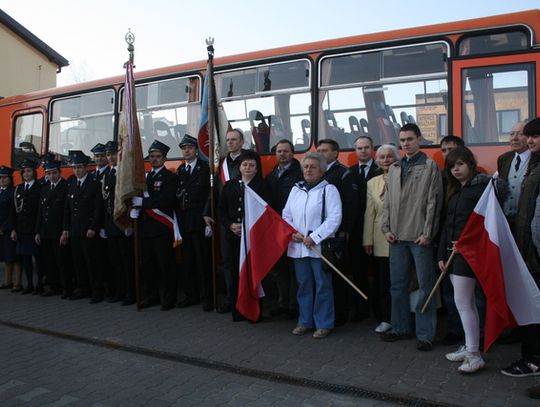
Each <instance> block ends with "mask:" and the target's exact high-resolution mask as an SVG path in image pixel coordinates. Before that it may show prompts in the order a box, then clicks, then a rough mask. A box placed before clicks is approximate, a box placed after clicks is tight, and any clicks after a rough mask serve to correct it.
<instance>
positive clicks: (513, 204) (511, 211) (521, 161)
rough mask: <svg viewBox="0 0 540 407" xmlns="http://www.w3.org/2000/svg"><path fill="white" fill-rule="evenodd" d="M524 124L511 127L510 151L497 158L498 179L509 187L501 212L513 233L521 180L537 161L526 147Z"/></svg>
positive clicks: (535, 156) (536, 156)
mask: <svg viewBox="0 0 540 407" xmlns="http://www.w3.org/2000/svg"><path fill="white" fill-rule="evenodd" d="M525 124H526V123H525V122H519V123H516V124H515V125H514V126H513V127H512V130H511V131H510V139H509V142H510V151H507V152H506V153H504V154H502V155H500V156H499V158H497V172H498V173H499V177H500V178H501V179H503V180H504V181H506V182H507V184H508V187H509V194H508V197H507V198H506V201H505V202H504V205H503V210H504V214H505V215H506V218H507V219H508V223H509V224H510V228H511V229H512V232H513V233H515V231H514V223H515V218H516V215H517V213H518V203H519V198H520V196H521V188H522V184H523V180H524V179H525V176H526V174H527V173H528V171H529V170H530V168H533V167H534V166H536V164H537V163H538V159H539V156H538V155H536V154H534V155H531V150H529V147H528V146H527V136H525V135H524V134H523V128H524V127H525Z"/></svg>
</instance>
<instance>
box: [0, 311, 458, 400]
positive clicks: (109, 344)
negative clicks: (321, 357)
mask: <svg viewBox="0 0 540 407" xmlns="http://www.w3.org/2000/svg"><path fill="white" fill-rule="evenodd" d="M0 325H4V326H7V327H10V328H14V329H20V330H24V331H29V332H33V333H38V334H42V335H48V336H53V337H56V338H60V339H65V340H70V341H75V342H80V343H85V344H89V345H94V346H99V347H102V348H108V349H114V350H118V351H122V352H130V353H134V354H137V355H143V356H148V357H152V358H158V359H163V360H167V361H173V362H178V363H184V364H187V365H191V366H196V367H201V368H204V369H211V370H217V371H222V372H227V373H234V374H238V375H242V376H247V377H252V378H257V379H261V380H268V381H272V382H276V383H283V384H289V385H292V386H299V387H307V388H312V389H316V390H320V391H326V392H328V393H334V394H342V395H348V396H351V397H356V398H363V399H370V400H378V401H384V402H388V403H395V404H398V405H401V406H415V407H457V406H456V405H455V404H448V403H442V402H437V401H431V400H426V399H422V398H419V397H411V396H405V395H400V394H396V393H384V392H379V391H374V390H368V389H363V388H361V387H358V386H348V385H343V384H337V383H328V382H324V381H320V380H313V379H308V378H306V377H299V376H292V375H288V374H283V373H275V372H270V371H267V370H262V369H252V368H248V367H242V366H237V365H232V364H229V363H225V362H216V361H211V360H208V359H203V358H198V357H193V356H187V355H182V354H179V353H173V352H164V351H160V350H156V349H149V348H144V347H141V346H134V345H129V344H124V343H119V342H114V341H110V340H106V339H99V338H95V337H94V338H92V337H87V336H81V335H73V334H68V333H64V332H59V331H53V330H50V329H44V328H36V327H32V326H27V325H23V324H18V323H15V322H10V321H0Z"/></svg>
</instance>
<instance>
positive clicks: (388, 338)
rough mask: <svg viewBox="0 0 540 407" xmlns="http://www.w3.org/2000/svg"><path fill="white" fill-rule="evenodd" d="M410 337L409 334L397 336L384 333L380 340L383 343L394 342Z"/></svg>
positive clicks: (391, 333) (392, 333) (396, 334)
mask: <svg viewBox="0 0 540 407" xmlns="http://www.w3.org/2000/svg"><path fill="white" fill-rule="evenodd" d="M410 337H411V335H410V334H398V333H397V332H392V331H390V332H385V333H383V334H382V335H381V336H380V338H381V341H383V342H396V341H399V340H401V339H409V338H410Z"/></svg>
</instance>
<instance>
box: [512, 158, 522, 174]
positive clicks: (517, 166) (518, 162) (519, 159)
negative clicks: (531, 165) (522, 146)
mask: <svg viewBox="0 0 540 407" xmlns="http://www.w3.org/2000/svg"><path fill="white" fill-rule="evenodd" d="M519 164H521V157H520V156H519V155H518V156H516V166H515V167H514V168H515V169H516V172H518V170H519Z"/></svg>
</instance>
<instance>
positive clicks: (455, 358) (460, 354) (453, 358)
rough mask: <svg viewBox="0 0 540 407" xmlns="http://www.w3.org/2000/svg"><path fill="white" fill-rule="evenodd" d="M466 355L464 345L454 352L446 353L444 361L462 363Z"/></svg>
mask: <svg viewBox="0 0 540 407" xmlns="http://www.w3.org/2000/svg"><path fill="white" fill-rule="evenodd" d="M468 353H469V352H467V347H466V346H465V345H461V346H460V347H459V349H458V350H456V351H455V352H452V353H447V354H446V359H448V360H449V361H450V362H463V361H464V360H465V357H466V356H467V354H468Z"/></svg>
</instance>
